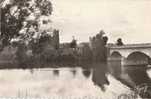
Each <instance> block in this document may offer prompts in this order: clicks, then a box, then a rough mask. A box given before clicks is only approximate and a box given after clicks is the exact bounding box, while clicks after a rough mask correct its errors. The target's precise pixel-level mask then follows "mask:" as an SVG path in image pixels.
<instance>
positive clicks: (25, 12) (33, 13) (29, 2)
mask: <svg viewBox="0 0 151 99" xmlns="http://www.w3.org/2000/svg"><path fill="white" fill-rule="evenodd" d="M51 13H52V5H51V2H50V1H49V0H11V2H9V3H8V4H4V6H3V7H1V34H0V36H1V38H0V40H1V41H2V46H7V45H8V44H10V42H11V41H12V40H13V39H20V40H23V41H25V42H28V41H30V40H32V39H34V38H35V37H36V36H37V35H38V33H39V32H40V30H39V28H40V19H41V17H42V16H46V17H49V16H50V15H51Z"/></svg>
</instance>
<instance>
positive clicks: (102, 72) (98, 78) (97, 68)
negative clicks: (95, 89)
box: [92, 63, 109, 91]
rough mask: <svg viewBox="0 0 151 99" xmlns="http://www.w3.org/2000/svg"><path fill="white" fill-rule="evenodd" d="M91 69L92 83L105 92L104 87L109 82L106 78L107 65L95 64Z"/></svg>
mask: <svg viewBox="0 0 151 99" xmlns="http://www.w3.org/2000/svg"><path fill="white" fill-rule="evenodd" d="M93 67H94V68H93V76H92V81H93V82H94V84H95V85H98V86H99V87H100V88H101V89H102V90H103V91H105V87H104V85H109V81H108V79H107V77H106V73H107V64H106V63H95V64H93Z"/></svg>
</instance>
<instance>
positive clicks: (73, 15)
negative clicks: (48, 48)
mask: <svg viewBox="0 0 151 99" xmlns="http://www.w3.org/2000/svg"><path fill="white" fill-rule="evenodd" d="M52 3H53V14H52V16H51V19H52V27H54V28H57V29H59V30H60V40H61V42H68V41H71V40H72V36H75V38H76V39H77V40H78V42H87V41H89V37H90V36H91V37H92V36H95V35H96V34H97V33H99V31H100V30H102V29H103V30H104V31H105V32H106V35H107V36H108V37H109V42H113V43H114V42H116V40H117V38H122V39H123V42H124V43H151V13H150V10H151V0H52Z"/></svg>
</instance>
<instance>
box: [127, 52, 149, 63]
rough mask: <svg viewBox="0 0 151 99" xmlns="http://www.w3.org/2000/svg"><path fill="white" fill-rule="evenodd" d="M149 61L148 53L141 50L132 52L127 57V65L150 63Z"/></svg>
mask: <svg viewBox="0 0 151 99" xmlns="http://www.w3.org/2000/svg"><path fill="white" fill-rule="evenodd" d="M149 61H150V57H149V56H148V55H147V54H146V53H143V52H140V51H135V52H132V53H130V54H129V55H128V56H127V57H126V63H127V65H136V66H138V65H148V64H149Z"/></svg>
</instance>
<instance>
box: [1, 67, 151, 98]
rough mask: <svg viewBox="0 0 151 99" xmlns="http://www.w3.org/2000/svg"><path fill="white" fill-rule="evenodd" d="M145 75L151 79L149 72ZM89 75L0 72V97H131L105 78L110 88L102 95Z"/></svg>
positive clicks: (52, 70) (46, 71)
mask: <svg viewBox="0 0 151 99" xmlns="http://www.w3.org/2000/svg"><path fill="white" fill-rule="evenodd" d="M148 74H149V76H150V77H151V71H148ZM92 75H93V70H91V72H90V75H87V76H85V75H84V74H83V69H82V68H78V67H77V68H43V69H32V70H29V69H26V70H23V69H11V70H6V69H5V70H0V96H1V97H56V98H57V97H62V98H61V99H67V97H70V98H71V97H72V98H73V97H76V99H83V98H87V99H92V98H93V99H118V98H117V97H118V96H119V95H121V94H123V93H126V94H128V93H131V91H130V89H129V88H128V87H127V86H126V85H124V84H122V83H121V82H120V81H118V80H116V79H115V78H114V77H113V76H111V75H109V74H108V75H107V78H108V80H109V83H110V84H109V85H106V86H105V88H106V91H105V92H103V91H102V90H101V89H100V88H99V87H98V86H97V85H95V84H94V82H93V81H92ZM57 99H58V98H57ZM59 99H60V98H59ZM74 99H75V98H74Z"/></svg>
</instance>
